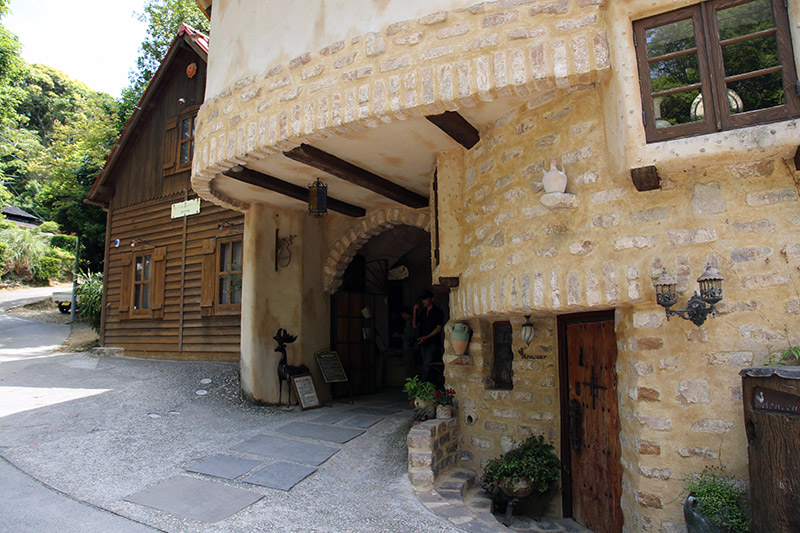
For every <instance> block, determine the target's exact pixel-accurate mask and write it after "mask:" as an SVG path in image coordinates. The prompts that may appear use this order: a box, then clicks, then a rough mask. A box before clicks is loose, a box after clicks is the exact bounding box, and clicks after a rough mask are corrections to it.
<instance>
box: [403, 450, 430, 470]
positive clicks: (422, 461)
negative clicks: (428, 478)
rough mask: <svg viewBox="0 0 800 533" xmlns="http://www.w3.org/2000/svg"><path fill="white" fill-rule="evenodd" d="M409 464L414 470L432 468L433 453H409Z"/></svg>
mask: <svg viewBox="0 0 800 533" xmlns="http://www.w3.org/2000/svg"><path fill="white" fill-rule="evenodd" d="M408 463H409V465H411V467H412V468H416V467H422V466H431V465H432V464H433V453H432V452H408Z"/></svg>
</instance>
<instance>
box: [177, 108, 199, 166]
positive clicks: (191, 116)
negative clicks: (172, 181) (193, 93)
mask: <svg viewBox="0 0 800 533" xmlns="http://www.w3.org/2000/svg"><path fill="white" fill-rule="evenodd" d="M197 110H198V108H193V109H191V110H187V111H186V112H185V113H182V114H181V115H180V116H179V117H178V127H177V130H178V131H177V135H178V146H177V148H178V153H177V155H176V156H175V162H176V165H177V170H178V172H181V171H183V170H187V169H191V168H192V160H193V159H194V137H195V130H196V128H197ZM184 120H189V121H191V122H190V124H191V125H192V134H191V135H190V136H189V137H186V138H185V139H184V138H183V137H182V136H181V128H182V125H183V121H184ZM186 143H190V147H191V148H190V150H191V152H190V156H189V160H188V161H187V162H186V163H181V147H182V146H183V145H184V144H186Z"/></svg>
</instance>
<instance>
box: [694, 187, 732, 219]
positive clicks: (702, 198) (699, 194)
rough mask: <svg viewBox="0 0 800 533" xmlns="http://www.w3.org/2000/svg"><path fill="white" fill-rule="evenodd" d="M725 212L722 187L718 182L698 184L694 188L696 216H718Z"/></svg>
mask: <svg viewBox="0 0 800 533" xmlns="http://www.w3.org/2000/svg"><path fill="white" fill-rule="evenodd" d="M724 211H725V196H724V195H723V194H722V185H720V184H719V183H717V182H711V183H696V184H695V185H694V187H692V212H693V213H694V215H695V216H707V215H716V214H718V213H722V212H724Z"/></svg>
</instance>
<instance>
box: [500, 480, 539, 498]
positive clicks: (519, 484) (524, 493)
mask: <svg viewBox="0 0 800 533" xmlns="http://www.w3.org/2000/svg"><path fill="white" fill-rule="evenodd" d="M497 487H498V488H499V489H500V490H501V491H502V492H503V494H505V495H506V496H508V497H509V498H527V497H528V496H530V495H531V494H532V493H533V484H532V483H531V482H530V480H527V479H520V480H517V481H513V482H512V481H511V480H510V479H501V480H500V481H499V482H498V483H497Z"/></svg>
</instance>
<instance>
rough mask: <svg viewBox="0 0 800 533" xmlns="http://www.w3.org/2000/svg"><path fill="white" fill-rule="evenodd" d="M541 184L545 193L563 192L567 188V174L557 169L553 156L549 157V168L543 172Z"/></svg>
mask: <svg viewBox="0 0 800 533" xmlns="http://www.w3.org/2000/svg"><path fill="white" fill-rule="evenodd" d="M542 185H543V186H544V192H546V193H551V192H559V193H563V192H564V191H566V190H567V175H566V174H564V173H563V172H562V171H560V170H558V167H557V166H556V158H555V157H553V158H551V159H550V170H548V171H547V172H545V174H544V177H543V178H542Z"/></svg>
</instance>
